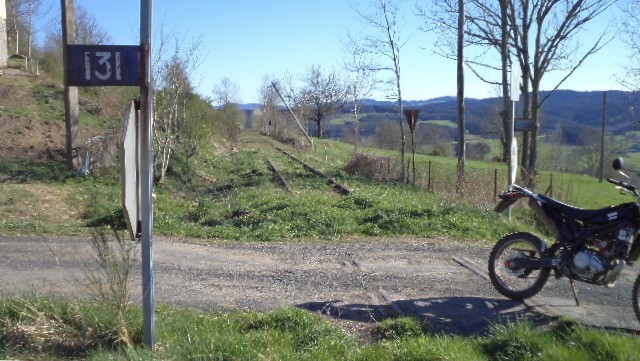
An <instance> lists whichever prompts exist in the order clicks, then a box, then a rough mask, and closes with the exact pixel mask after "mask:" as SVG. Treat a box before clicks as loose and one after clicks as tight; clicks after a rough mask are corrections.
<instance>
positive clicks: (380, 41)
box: [357, 0, 408, 182]
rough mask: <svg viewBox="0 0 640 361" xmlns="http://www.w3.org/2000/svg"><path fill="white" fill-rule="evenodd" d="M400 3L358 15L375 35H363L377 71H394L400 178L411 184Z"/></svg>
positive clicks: (386, 0) (381, 0)
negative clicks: (408, 173) (408, 160)
mask: <svg viewBox="0 0 640 361" xmlns="http://www.w3.org/2000/svg"><path fill="white" fill-rule="evenodd" d="M399 4H400V0H398V1H397V2H394V1H392V0H376V1H375V2H374V3H373V4H369V3H367V8H366V10H364V9H363V10H357V12H358V14H359V15H360V17H361V18H362V20H363V21H364V22H365V24H367V25H369V26H370V27H371V28H372V29H373V32H372V33H371V34H368V35H364V36H363V41H364V44H365V49H367V51H368V52H369V53H370V54H371V55H373V57H374V66H373V69H375V70H377V71H391V72H392V73H393V78H394V79H393V81H392V82H391V83H392V84H393V86H392V89H391V94H390V96H391V98H393V99H395V100H396V102H397V105H398V106H397V110H398V112H397V113H396V116H397V118H396V123H397V124H398V125H399V127H400V162H401V164H402V166H401V167H400V169H401V172H400V178H401V180H402V181H403V182H407V181H408V178H407V168H406V163H405V150H406V130H405V125H404V110H403V106H402V87H401V82H400V80H401V79H400V75H401V74H400V50H401V49H402V47H403V46H404V45H405V44H406V41H403V40H402V39H401V37H400V29H399V28H398V27H399V24H398V21H399V19H398V17H399V12H400V5H399Z"/></svg>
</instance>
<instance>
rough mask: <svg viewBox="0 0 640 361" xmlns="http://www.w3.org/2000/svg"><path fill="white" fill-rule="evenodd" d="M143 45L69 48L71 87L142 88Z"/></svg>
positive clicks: (72, 46)
mask: <svg viewBox="0 0 640 361" xmlns="http://www.w3.org/2000/svg"><path fill="white" fill-rule="evenodd" d="M141 79H142V76H141V72H140V46H138V45H67V85H69V86H139V85H140V82H141Z"/></svg>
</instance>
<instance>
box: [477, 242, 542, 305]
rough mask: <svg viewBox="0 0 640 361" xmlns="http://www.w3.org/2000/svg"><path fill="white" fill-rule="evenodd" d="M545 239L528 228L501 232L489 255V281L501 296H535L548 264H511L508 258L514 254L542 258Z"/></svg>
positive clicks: (520, 297) (518, 297) (520, 298)
mask: <svg viewBox="0 0 640 361" xmlns="http://www.w3.org/2000/svg"><path fill="white" fill-rule="evenodd" d="M544 249H545V244H544V241H542V240H541V239H540V238H538V237H536V236H535V235H533V234H531V233H527V232H518V233H512V234H509V235H506V236H504V237H503V238H502V239H500V240H499V241H498V243H496V245H495V246H493V249H492V250H491V254H490V256H489V278H490V279H491V284H493V287H495V288H496V290H498V292H500V293H501V294H502V295H503V296H506V297H508V298H511V299H513V300H522V299H525V298H529V297H533V296H535V295H536V294H537V293H538V292H540V290H541V289H542V287H543V286H544V285H545V283H546V282H547V279H548V278H549V273H550V272H551V269H550V268H513V267H509V266H510V264H509V263H510V261H512V260H514V259H517V258H520V259H521V258H541V257H544V256H543V253H542V252H543V251H544Z"/></svg>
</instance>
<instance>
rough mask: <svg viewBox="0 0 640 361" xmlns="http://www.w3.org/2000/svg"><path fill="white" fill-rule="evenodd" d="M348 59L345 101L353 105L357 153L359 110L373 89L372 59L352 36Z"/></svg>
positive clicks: (356, 149)
mask: <svg viewBox="0 0 640 361" xmlns="http://www.w3.org/2000/svg"><path fill="white" fill-rule="evenodd" d="M347 49H349V53H350V54H349V59H348V60H347V61H346V62H345V69H346V70H347V71H348V72H349V74H350V77H349V80H348V82H349V85H348V89H347V93H348V95H347V99H348V101H350V102H352V105H353V132H354V150H355V151H356V152H357V151H358V146H359V143H360V108H361V107H362V102H363V101H364V99H365V98H366V97H368V96H370V95H371V93H372V92H373V90H374V89H375V82H374V78H373V76H374V71H373V65H372V59H371V57H370V56H369V54H368V53H367V52H366V51H365V49H364V48H363V47H362V44H360V43H359V42H358V40H357V39H355V38H354V37H352V36H349V43H348V45H347Z"/></svg>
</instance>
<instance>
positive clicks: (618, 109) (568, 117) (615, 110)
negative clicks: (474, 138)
mask: <svg viewBox="0 0 640 361" xmlns="http://www.w3.org/2000/svg"><path fill="white" fill-rule="evenodd" d="M606 93H607V101H606V105H605V104H604V102H603V97H604V91H574V90H556V91H554V92H553V93H551V95H549V94H550V92H548V91H543V92H541V93H540V95H541V99H544V98H546V97H547V96H548V99H546V100H545V102H544V103H543V105H542V108H541V112H540V133H541V134H545V133H549V132H551V131H553V130H554V129H556V127H558V126H562V127H569V128H571V127H573V128H575V127H580V128H584V127H587V128H600V127H601V125H602V120H603V111H604V109H605V106H606V124H607V131H608V132H611V133H614V134H619V133H623V132H625V131H628V130H639V129H640V127H639V126H638V124H639V123H640V94H639V93H638V92H626V91H618V90H610V91H607V92H606ZM501 104H502V100H501V99H500V98H485V99H475V98H465V119H466V126H467V129H468V130H469V131H470V132H471V133H474V134H482V132H483V131H484V129H486V124H488V123H489V122H495V121H497V120H499V112H500V111H501V107H502V106H501ZM521 104H522V101H519V102H516V117H519V116H520V114H522V110H521V108H520V107H521ZM403 106H404V108H405V109H406V108H414V109H420V115H419V120H445V121H451V122H454V123H455V122H457V101H456V97H453V96H445V97H438V98H434V99H427V100H404V101H403ZM241 107H242V108H243V109H258V108H260V105H259V104H243V105H241ZM395 109H396V104H395V103H394V102H391V101H380V100H374V99H366V100H364V101H363V105H362V109H361V113H362V114H372V113H394V112H395ZM636 111H638V112H639V113H638V114H636ZM350 112H351V109H350V107H348V106H347V107H345V109H344V110H343V114H346V113H350ZM375 118H376V119H379V118H380V117H375ZM372 119H373V117H372ZM362 122H363V123H365V122H367V117H364V118H363V119H362ZM344 126H349V125H343V126H342V127H344ZM328 128H329V127H328ZM331 128H334V129H327V131H328V132H327V135H328V136H330V137H331V136H334V135H337V134H339V133H340V129H339V128H340V126H337V128H336V126H332V127H331Z"/></svg>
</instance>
